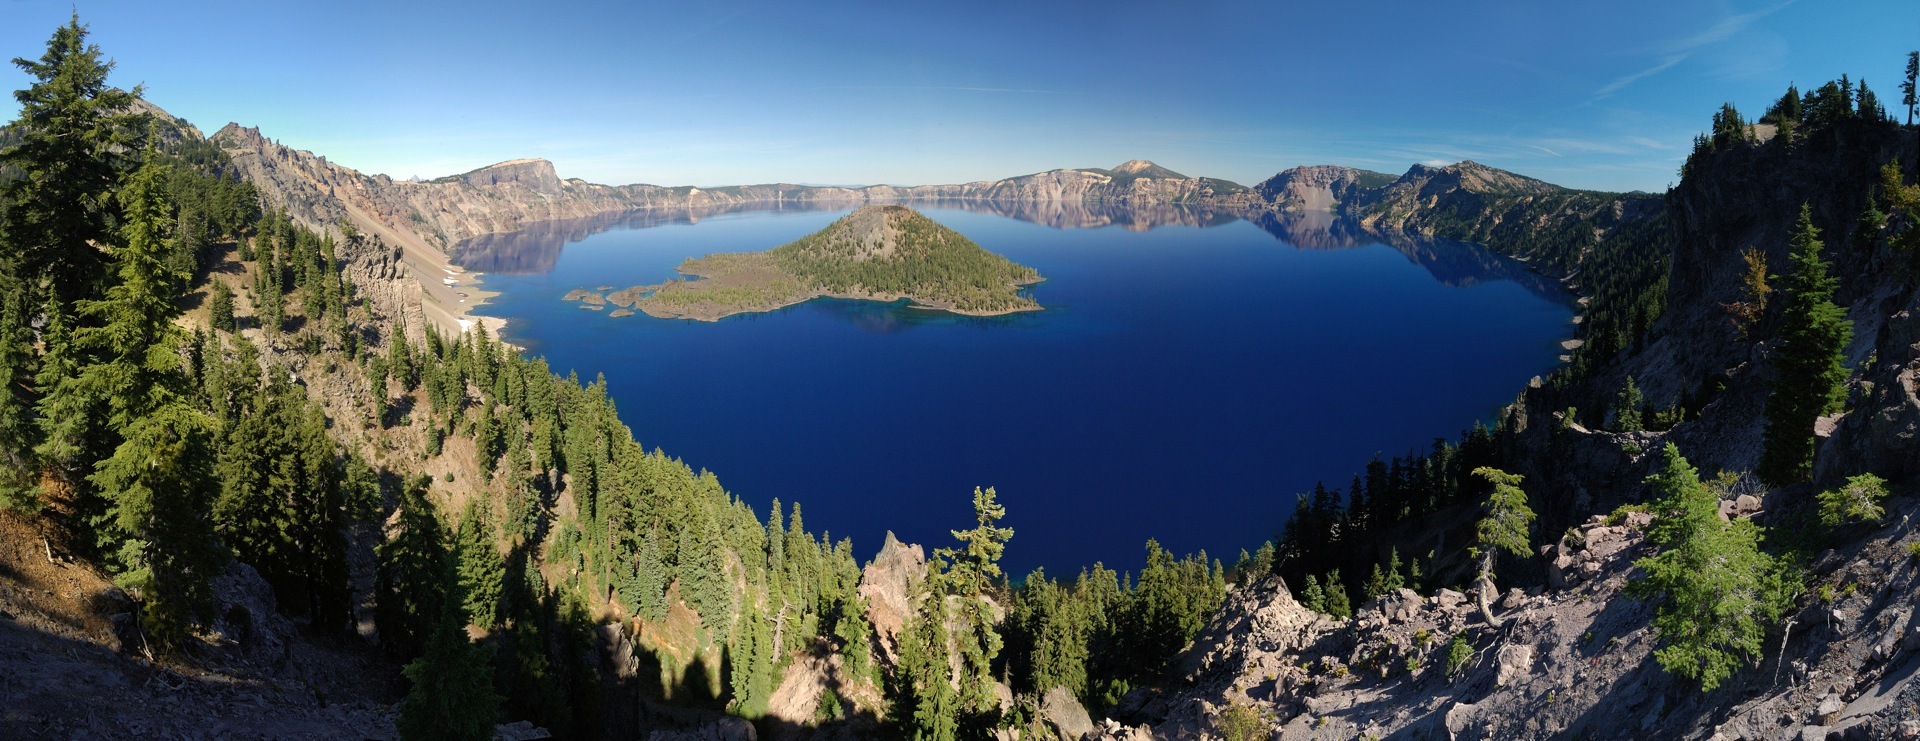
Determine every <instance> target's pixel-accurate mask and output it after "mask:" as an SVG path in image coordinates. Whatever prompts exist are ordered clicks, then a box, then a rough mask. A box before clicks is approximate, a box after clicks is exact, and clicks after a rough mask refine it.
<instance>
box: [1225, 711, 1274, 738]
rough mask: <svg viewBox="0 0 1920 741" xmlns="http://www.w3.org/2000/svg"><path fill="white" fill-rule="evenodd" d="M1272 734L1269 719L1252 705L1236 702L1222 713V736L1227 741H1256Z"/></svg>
mask: <svg viewBox="0 0 1920 741" xmlns="http://www.w3.org/2000/svg"><path fill="white" fill-rule="evenodd" d="M1272 732H1273V731H1272V729H1270V728H1268V726H1267V719H1266V718H1265V717H1263V716H1262V715H1261V713H1260V711H1259V710H1257V709H1255V708H1254V707H1253V706H1252V705H1247V704H1244V703H1238V702H1236V703H1233V704H1232V705H1229V706H1227V709H1226V710H1224V711H1221V713H1220V735H1221V736H1222V737H1224V738H1226V739H1227V741H1254V739H1264V738H1267V737H1268V736H1269V735H1271V734H1272Z"/></svg>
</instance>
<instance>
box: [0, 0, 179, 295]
mask: <svg viewBox="0 0 1920 741" xmlns="http://www.w3.org/2000/svg"><path fill="white" fill-rule="evenodd" d="M86 41H87V27H86V26H83V25H80V16H79V14H78V13H75V14H74V15H73V18H72V19H71V20H70V21H68V23H67V25H65V26H61V27H60V28H58V29H56V30H55V31H54V32H53V37H52V38H50V39H48V40H47V51H46V53H45V54H44V55H42V56H41V57H40V59H39V60H38V61H35V60H29V59H14V60H13V64H14V66H17V67H19V68H20V69H21V70H22V71H24V72H26V73H27V75H28V76H30V77H32V78H33V79H34V82H33V84H32V85H30V86H28V87H27V88H26V89H24V90H20V91H17V92H15V93H14V94H13V97H14V99H15V100H17V101H19V103H20V118H19V120H18V121H17V122H16V123H15V126H14V128H15V129H16V130H17V131H19V132H20V137H21V139H20V143H19V144H18V145H16V146H14V147H12V148H9V149H7V150H5V151H4V152H0V168H12V169H14V170H15V171H16V172H19V173H21V174H22V175H24V176H25V177H15V178H8V179H6V180H4V184H3V185H0V240H3V241H4V246H5V247H6V249H5V250H3V251H0V252H4V254H6V255H7V258H6V259H7V261H8V262H9V263H10V264H8V265H6V266H4V267H5V269H6V270H5V272H9V273H11V274H13V275H16V276H20V277H21V278H22V280H24V281H26V282H27V288H28V289H29V290H30V291H33V293H32V294H30V295H29V296H28V299H29V301H30V302H31V303H34V304H37V303H39V302H40V301H41V300H42V299H44V298H48V297H51V298H54V299H55V300H58V301H61V302H63V303H69V302H73V301H76V300H79V299H82V298H86V297H88V296H91V295H93V294H94V292H95V291H96V290H97V288H96V287H97V285H98V284H99V282H100V280H101V278H103V277H104V274H105V266H106V263H105V261H104V260H103V259H102V254H101V252H100V250H99V249H98V248H96V247H95V245H97V244H109V243H112V242H113V241H115V240H114V239H113V236H114V235H113V233H112V224H113V222H114V220H115V217H116V216H117V214H116V206H117V204H116V203H115V202H114V200H113V198H112V197H111V196H110V194H111V193H113V192H114V191H115V190H116V188H117V187H118V186H119V184H120V181H121V179H122V177H123V176H124V175H125V174H126V173H127V172H128V171H129V170H131V169H132V167H133V162H132V157H131V155H134V154H135V153H138V152H139V151H140V150H141V146H140V144H139V135H140V134H141V133H142V132H143V131H144V129H143V128H142V127H141V126H140V124H139V120H140V118H141V117H140V116H137V115H134V114H129V113H127V112H126V111H128V110H130V109H131V108H132V107H133V102H134V100H135V99H137V98H139V97H140V94H141V88H140V87H138V86H136V87H134V89H133V90H131V91H122V90H116V89H114V88H112V87H110V86H108V85H107V74H108V73H109V72H112V71H113V66H114V65H113V63H112V62H107V61H102V60H101V57H100V48H99V47H97V46H94V45H92V44H88V43H86ZM42 286H44V289H42V288H41V287H42ZM42 290H45V291H48V292H49V293H42V292H41V291H42ZM169 298H171V296H169Z"/></svg>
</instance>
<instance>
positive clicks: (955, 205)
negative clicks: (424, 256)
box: [448, 199, 1239, 275]
mask: <svg viewBox="0 0 1920 741" xmlns="http://www.w3.org/2000/svg"><path fill="white" fill-rule="evenodd" d="M865 202H866V201H853V200H848V201H756V202H750V203H733V204H727V205H716V206H698V207H687V208H649V209H641V210H637V211H616V212H612V213H605V214H600V215H598V216H589V217H587V218H584V219H567V220H563V221H543V222H539V223H536V224H532V225H529V226H528V227H527V228H525V229H522V230H520V231H517V232H510V233H507V234H487V235H482V236H479V237H474V238H472V239H468V240H465V241H463V242H461V243H459V244H457V245H454V247H453V250H452V254H450V255H449V256H448V257H449V258H451V259H452V260H453V262H454V264H456V265H459V266H461V267H463V268H466V269H468V270H472V271H477V272H482V273H506V274H522V275H524V274H538V273H548V272H552V271H553V267H554V265H556V264H558V263H559V262H560V250H561V249H562V248H564V247H565V246H566V245H568V244H571V243H574V242H578V241H580V240H583V239H586V238H587V237H590V236H593V235H595V234H599V233H601V232H604V231H608V230H612V229H645V228H647V227H654V226H665V225H670V224H695V223H698V222H699V221H700V220H701V219H708V218H712V217H714V216H719V215H721V214H732V213H746V212H756V213H758V212H770V213H779V212H799V211H837V210H840V209H845V208H852V207H854V206H857V205H860V204H861V203H865ZM875 202H876V203H878V202H880V201H875ZM904 203H908V204H910V205H913V206H920V207H926V208H949V209H954V210H958V211H968V212H972V213H985V214H993V215H995V216H1004V217H1007V218H1010V219H1019V220H1021V221H1026V222H1031V223H1035V224H1040V225H1042V226H1050V227H1053V228H1055V229H1089V228H1099V227H1105V226H1118V227H1121V228H1123V229H1126V230H1128V231H1146V230H1148V229H1152V228H1154V227H1156V226H1165V225H1174V226H1193V227H1209V226H1219V225H1221V224H1228V223H1232V222H1233V221H1235V220H1237V219H1238V218H1239V217H1237V216H1234V215H1232V214H1229V213H1227V212H1224V211H1220V210H1218V209H1215V208H1213V207H1210V206H1186V205H1179V204H1155V205H1150V206H1128V205H1123V204H1117V203H1079V202H1072V203H1066V202H1059V201H981V200H969V199H937V200H921V201H907V202H904ZM767 246H768V247H773V246H775V245H767Z"/></svg>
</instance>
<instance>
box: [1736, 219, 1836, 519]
mask: <svg viewBox="0 0 1920 741" xmlns="http://www.w3.org/2000/svg"><path fill="white" fill-rule="evenodd" d="M1821 248H1822V244H1821V242H1820V231H1819V230H1818V229H1815V228H1814V226H1813V212H1812V210H1811V209H1810V208H1808V207H1807V206H1805V205H1802V206H1801V207H1800V220H1799V222H1798V223H1797V224H1795V226H1794V229H1793V255H1792V256H1791V257H1790V258H1789V261H1790V262H1791V263H1792V265H1793V272H1792V273H1790V274H1788V275H1786V276H1784V277H1782V278H1781V279H1780V283H1781V289H1782V291H1783V293H1785V295H1786V308H1785V309H1784V311H1783V314H1782V316H1781V321H1780V335H1779V344H1778V346H1777V347H1776V348H1775V351H1774V356H1773V366H1774V377H1773V383H1772V385H1771V387H1770V388H1769V391H1768V394H1767V427H1766V435H1765V445H1764V448H1763V449H1762V451H1761V454H1760V467H1759V468H1760V471H1759V473H1760V476H1761V478H1764V479H1766V480H1767V481H1768V482H1769V483H1772V484H1775V485H1785V484H1793V483H1798V482H1802V481H1806V480H1808V479H1810V478H1812V475H1813V425H1814V420H1815V419H1817V418H1819V417H1820V416H1821V415H1825V414H1831V413H1833V412H1836V411H1839V410H1840V405H1841V402H1842V401H1844V400H1845V398H1846V397H1845V387H1844V386H1843V384H1844V383H1845V382H1846V380H1847V368H1846V365H1845V364H1844V363H1843V362H1842V358H1841V353H1842V352H1843V351H1845V350H1846V347H1847V343H1849V342H1851V341H1853V322H1851V321H1848V320H1847V318H1846V312H1844V311H1842V310H1841V308H1840V307H1839V306H1837V305H1835V304H1834V303H1833V292H1834V289H1835V288H1837V287H1838V286H1839V281H1838V280H1835V279H1834V278H1833V276H1831V275H1829V274H1828V273H1827V263H1826V262H1825V261H1823V260H1821V259H1820V250H1821Z"/></svg>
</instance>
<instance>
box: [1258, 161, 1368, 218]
mask: <svg viewBox="0 0 1920 741" xmlns="http://www.w3.org/2000/svg"><path fill="white" fill-rule="evenodd" d="M1393 180H1394V178H1393V176H1392V175H1387V174H1384V173H1378V172H1373V171H1370V170H1356V169H1354V168H1351V167H1340V166H1337V165H1311V166H1307V167H1295V168H1293V169H1291V170H1287V171H1285V172H1282V173H1280V174H1278V175H1275V176H1273V177H1270V178H1267V179H1266V180H1264V181H1261V183H1260V184H1259V185H1255V186H1253V191H1254V193H1255V194H1257V195H1259V196H1260V197H1261V198H1262V199H1264V200H1265V201H1266V202H1267V203H1268V204H1269V210H1273V211H1283V212H1284V211H1337V210H1339V209H1340V206H1341V205H1342V204H1346V203H1350V202H1351V203H1358V202H1360V201H1362V200H1365V199H1366V198H1368V197H1369V196H1370V195H1371V194H1372V193H1373V192H1374V191H1376V190H1378V189H1379V188H1381V187H1383V186H1385V185H1386V184H1388V183H1392V182H1393Z"/></svg>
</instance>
